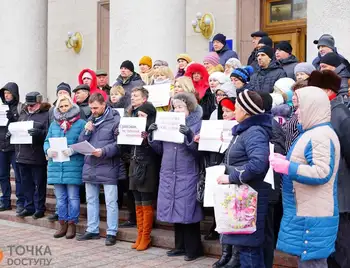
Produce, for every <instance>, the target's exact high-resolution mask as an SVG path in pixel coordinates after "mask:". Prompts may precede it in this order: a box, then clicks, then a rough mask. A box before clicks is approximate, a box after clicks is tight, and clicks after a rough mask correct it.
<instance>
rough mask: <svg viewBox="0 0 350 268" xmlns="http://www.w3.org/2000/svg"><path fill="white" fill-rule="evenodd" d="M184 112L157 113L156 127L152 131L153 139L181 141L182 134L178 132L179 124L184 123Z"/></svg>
mask: <svg viewBox="0 0 350 268" xmlns="http://www.w3.org/2000/svg"><path fill="white" fill-rule="evenodd" d="M185 122H186V120H185V114H184V113H175V112H162V113H157V118H156V124H157V126H158V129H157V130H156V131H154V132H153V139H154V140H159V141H168V142H175V143H183V142H184V135H183V134H181V133H180V131H179V129H180V125H185V124H186V123H185Z"/></svg>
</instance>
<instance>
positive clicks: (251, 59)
mask: <svg viewBox="0 0 350 268" xmlns="http://www.w3.org/2000/svg"><path fill="white" fill-rule="evenodd" d="M257 51H258V50H257V49H256V48H255V49H254V50H253V51H252V53H250V56H249V58H248V61H247V65H249V66H251V67H252V68H253V69H254V72H255V71H256V70H257V69H258V68H259V64H258V59H257V58H256V52H257Z"/></svg>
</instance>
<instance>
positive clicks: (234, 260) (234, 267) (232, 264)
mask: <svg viewBox="0 0 350 268" xmlns="http://www.w3.org/2000/svg"><path fill="white" fill-rule="evenodd" d="M222 267H223V268H240V267H241V263H240V261H239V251H238V249H237V248H236V247H235V246H232V256H231V259H230V260H229V261H228V263H226V265H224V266H222Z"/></svg>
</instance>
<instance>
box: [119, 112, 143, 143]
mask: <svg viewBox="0 0 350 268" xmlns="http://www.w3.org/2000/svg"><path fill="white" fill-rule="evenodd" d="M146 123H147V118H145V117H122V118H120V123H119V135H118V144H127V145H141V143H142V141H143V138H142V137H141V133H142V131H145V130H146Z"/></svg>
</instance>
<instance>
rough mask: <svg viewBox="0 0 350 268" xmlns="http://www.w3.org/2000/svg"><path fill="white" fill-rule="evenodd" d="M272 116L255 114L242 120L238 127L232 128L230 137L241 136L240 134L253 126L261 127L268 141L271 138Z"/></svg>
mask: <svg viewBox="0 0 350 268" xmlns="http://www.w3.org/2000/svg"><path fill="white" fill-rule="evenodd" d="M272 119H273V118H272V115H271V114H266V113H265V114H257V115H253V116H251V117H249V118H247V119H245V120H243V121H242V122H241V123H239V124H238V125H235V126H234V127H233V128H232V135H233V136H237V135H239V134H241V133H242V132H244V131H246V130H247V129H248V128H250V127H253V126H260V127H262V128H263V129H264V130H265V131H266V132H267V134H268V135H269V137H270V139H271V137H272Z"/></svg>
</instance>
